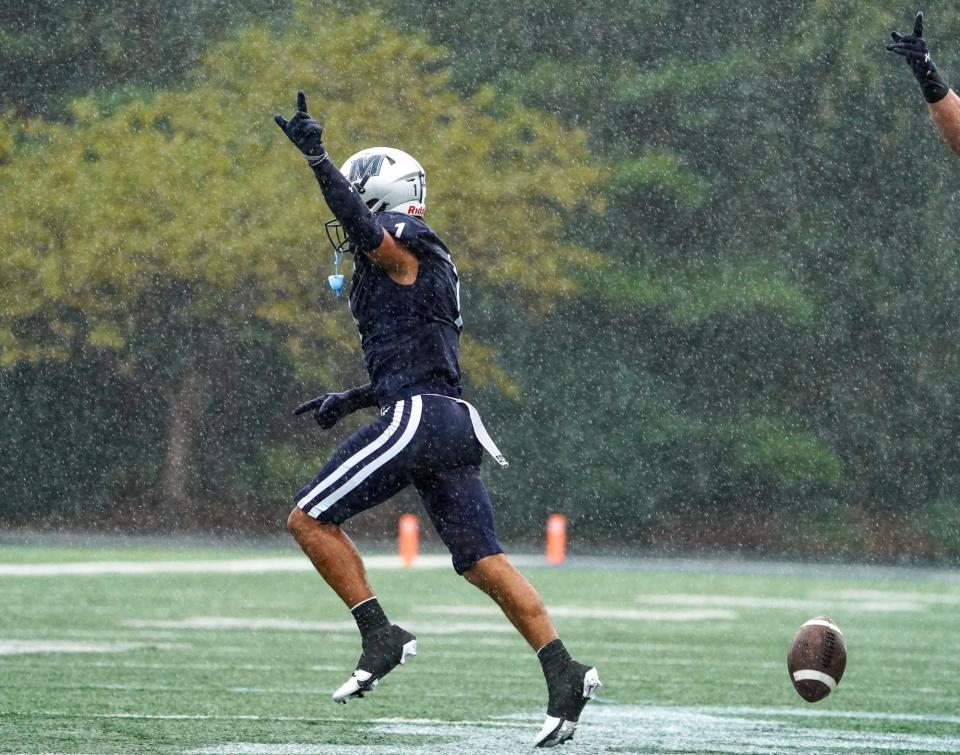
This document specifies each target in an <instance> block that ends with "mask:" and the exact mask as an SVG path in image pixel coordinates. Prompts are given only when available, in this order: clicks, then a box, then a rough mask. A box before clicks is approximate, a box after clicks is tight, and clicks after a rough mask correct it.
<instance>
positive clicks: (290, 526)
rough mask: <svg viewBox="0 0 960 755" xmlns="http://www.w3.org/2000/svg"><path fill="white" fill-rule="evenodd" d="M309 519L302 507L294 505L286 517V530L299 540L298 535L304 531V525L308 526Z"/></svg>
mask: <svg viewBox="0 0 960 755" xmlns="http://www.w3.org/2000/svg"><path fill="white" fill-rule="evenodd" d="M311 521H312V520H311V519H310V517H309V516H308V515H307V514H306V513H305V512H304V511H303V510H302V509H300V508H298V507H297V506H294V507H293V511H291V512H290V515H289V516H288V517H287V530H288V531H289V532H290V534H291V535H293V537H294V538H295V539H296V540H299V539H300V537H299V536H300V534H301V533H302V532H303V531H304V527H307V526H309V524H310V523H311Z"/></svg>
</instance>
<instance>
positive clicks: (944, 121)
mask: <svg viewBox="0 0 960 755" xmlns="http://www.w3.org/2000/svg"><path fill="white" fill-rule="evenodd" d="M890 36H891V37H893V43H892V44H889V45H887V49H888V50H889V51H890V52H894V53H896V54H897V55H902V56H903V57H904V58H906V60H907V63H908V64H909V65H910V69H911V70H912V71H913V75H914V77H916V79H917V82H918V83H919V84H920V89H921V90H922V91H923V97H924V99H925V100H926V101H927V109H928V110H929V111H930V117H931V118H932V119H933V123H934V125H935V126H936V127H937V131H939V132H940V136H942V137H943V140H944V141H945V142H946V143H947V146H949V147H950V149H952V150H953V151H954V152H955V153H957V154H958V155H960V97H958V96H957V93H956V92H954V91H953V90H952V89H951V88H950V87H949V85H948V84H947V83H946V82H945V81H944V80H943V78H942V77H941V76H940V71H939V69H938V68H937V65H936V63H934V62H933V60H932V59H931V58H930V51H929V49H928V48H927V40H926V39H924V37H923V11H918V12H917V17H916V19H915V20H914V24H913V33H912V34H909V35H906V36H905V35H903V34H901V33H900V32H898V31H893V32H890Z"/></svg>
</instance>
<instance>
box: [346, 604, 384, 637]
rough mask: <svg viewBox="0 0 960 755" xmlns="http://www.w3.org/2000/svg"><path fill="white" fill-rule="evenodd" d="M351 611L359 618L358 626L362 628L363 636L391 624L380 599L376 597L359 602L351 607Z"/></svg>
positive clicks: (361, 633) (355, 617)
mask: <svg viewBox="0 0 960 755" xmlns="http://www.w3.org/2000/svg"><path fill="white" fill-rule="evenodd" d="M350 613H352V614H353V618H354V619H356V620H357V628H358V629H359V630H360V636H361V637H366V636H367V635H368V634H373V633H374V632H376V631H377V630H378V629H382V628H383V627H388V626H390V621H389V620H388V619H387V615H386V614H385V613H384V612H383V609H382V608H381V607H380V601H379V600H377V599H376V598H370V599H368V600H365V601H363V602H362V603H358V604H357V605H355V606H354V607H353V608H351V609H350Z"/></svg>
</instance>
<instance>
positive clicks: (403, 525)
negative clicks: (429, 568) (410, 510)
mask: <svg viewBox="0 0 960 755" xmlns="http://www.w3.org/2000/svg"><path fill="white" fill-rule="evenodd" d="M399 539H400V562H401V563H402V564H403V565H404V566H413V562H414V561H416V560H417V551H419V549H420V520H419V519H418V518H417V515H416V514H402V515H401V516H400V538H399Z"/></svg>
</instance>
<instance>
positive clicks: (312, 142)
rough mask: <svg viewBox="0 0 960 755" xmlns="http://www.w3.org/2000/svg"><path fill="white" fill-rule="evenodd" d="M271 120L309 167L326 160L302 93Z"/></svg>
mask: <svg viewBox="0 0 960 755" xmlns="http://www.w3.org/2000/svg"><path fill="white" fill-rule="evenodd" d="M273 120H275V121H276V122H277V125H278V126H279V127H280V128H281V129H283V133H285V134H286V135H287V138H288V139H290V141H292V142H293V143H294V145H295V146H296V148H297V149H299V150H300V151H301V152H302V153H303V156H304V157H305V158H307V162H308V163H310V165H312V166H313V165H319V164H320V163H322V162H323V161H324V160H326V159H327V150H326V148H325V147H324V146H323V126H321V125H320V124H319V123H317V122H316V121H315V120H314V119H313V118H312V117H311V116H309V115H307V98H306V95H304V93H303V92H302V91H299V92H297V112H296V113H294V114H293V117H292V118H291V119H290V120H289V121H288V120H287V119H286V118H284V117H283V116H282V115H274V116H273ZM331 427H332V425H331Z"/></svg>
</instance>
